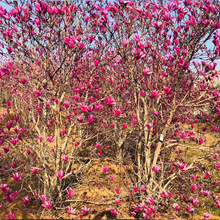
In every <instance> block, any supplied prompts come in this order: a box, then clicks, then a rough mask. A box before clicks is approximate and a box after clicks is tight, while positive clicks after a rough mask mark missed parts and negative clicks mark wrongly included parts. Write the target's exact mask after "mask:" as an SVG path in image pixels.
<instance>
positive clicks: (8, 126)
mask: <svg viewBox="0 0 220 220" xmlns="http://www.w3.org/2000/svg"><path fill="white" fill-rule="evenodd" d="M12 125H13V121H8V122H7V123H6V125H5V126H6V128H7V129H8V130H10V129H11V127H12Z"/></svg>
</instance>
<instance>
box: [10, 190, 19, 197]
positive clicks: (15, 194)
mask: <svg viewBox="0 0 220 220" xmlns="http://www.w3.org/2000/svg"><path fill="white" fill-rule="evenodd" d="M11 195H12V196H13V198H14V199H16V198H17V196H18V192H17V191H15V192H13V193H12V194H11Z"/></svg>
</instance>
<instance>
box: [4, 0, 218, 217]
mask: <svg viewBox="0 0 220 220" xmlns="http://www.w3.org/2000/svg"><path fill="white" fill-rule="evenodd" d="M7 3H8V4H9V5H11V7H12V9H11V10H8V11H7V10H6V9H3V7H0V16H1V37H0V43H1V49H2V51H1V53H2V54H3V55H6V54H7V56H8V57H7V59H6V60H5V62H4V63H3V64H2V69H1V73H0V77H1V83H2V88H4V90H6V91H8V92H9V93H10V96H9V97H8V100H7V106H8V108H12V109H13V111H14V113H12V110H11V113H10V111H9V110H8V114H6V115H3V117H4V118H8V121H7V122H5V121H4V122H5V125H6V127H4V128H3V129H2V131H1V133H2V137H1V139H0V141H1V142H0V143H1V145H3V142H4V144H6V145H7V146H4V147H5V148H4V151H5V152H6V151H7V152H8V150H10V149H9V147H10V148H12V149H13V148H14V149H17V146H18V145H22V148H21V154H22V152H24V151H23V150H26V152H27V153H28V155H32V157H33V158H34V159H31V158H29V161H28V167H26V169H28V170H29V171H30V172H32V175H30V176H29V177H28V178H29V180H30V182H29V183H31V182H32V180H33V179H35V178H36V177H37V178H38V185H37V187H36V189H33V185H34V184H29V188H30V189H31V191H32V193H33V194H34V193H35V192H37V193H38V194H40V195H42V194H43V193H44V194H45V195H47V196H49V197H50V198H51V199H52V200H53V201H54V202H55V201H56V202H58V201H61V200H62V195H63V192H65V190H66V187H67V186H68V184H69V182H71V181H72V179H71V178H72V175H73V169H74V167H75V165H76V164H80V168H79V170H78V171H77V172H80V170H81V169H82V167H84V166H87V165H88V163H90V162H91V159H92V158H93V157H98V156H99V157H100V156H101V155H102V149H103V146H106V145H110V147H111V148H112V149H114V150H116V151H115V152H116V153H114V159H115V158H117V160H116V161H117V162H119V164H122V163H123V161H124V159H125V157H126V158H130V159H131V160H132V162H133V168H134V172H135V176H136V179H137V181H136V182H137V186H136V187H137V188H135V191H136V192H138V190H139V188H140V187H142V192H144V193H145V194H147V195H149V196H150V197H148V199H147V201H146V202H147V203H149V206H146V207H145V206H144V208H143V207H142V208H140V206H139V208H137V209H136V212H138V211H140V210H144V218H148V217H149V216H151V214H152V213H154V208H153V206H152V205H154V200H153V197H155V199H156V201H157V202H158V203H159V202H160V201H161V198H165V197H168V196H167V195H168V194H166V193H165V194H166V195H165V194H164V192H166V191H167V190H168V189H169V187H170V186H171V184H172V183H173V182H174V181H176V179H178V178H179V177H180V175H182V172H185V171H189V170H191V169H193V168H194V165H193V163H192V162H193V161H191V163H190V164H187V163H186V162H183V161H182V162H180V161H181V159H182V158H179V161H177V159H176V160H175V159H171V158H169V155H171V154H172V153H173V151H174V150H176V149H177V147H178V146H181V148H184V149H185V148H187V147H190V146H189V145H190V144H189V141H191V142H194V143H195V144H200V146H201V145H202V144H204V143H205V142H206V140H205V138H204V136H202V135H201V134H200V133H199V132H200V131H199V132H197V133H196V132H195V123H197V122H199V119H198V118H196V117H197V114H195V112H197V113H200V112H202V113H203V114H204V113H205V112H206V113H210V112H211V115H212V117H213V118H214V117H216V118H218V117H219V113H220V111H219V102H218V98H219V90H218V88H216V87H215V86H213V82H214V81H216V79H218V75H219V72H218V71H217V70H216V65H217V64H216V61H217V59H219V55H220V44H219V37H220V34H219V31H218V29H219V28H220V23H219V18H220V9H219V8H220V6H219V3H218V1H214V0H213V1H207V0H203V1H187V0H186V1H168V2H163V1H158V2H147V1H138V2H134V1H116V2H114V3H112V2H104V1H96V2H94V1H86V2H81V3H77V1H76V2H73V1H45V2H44V1H27V2H25V3H23V2H22V1H21V2H19V3H18V2H14V1H12V2H9V1H8V2H7ZM210 41H211V42H210ZM211 43H212V46H207V45H210V44H211ZM10 117H13V118H10ZM205 120H206V122H210V123H211V122H212V121H213V119H212V118H211V117H205ZM11 128H13V129H11ZM6 129H7V131H6ZM203 130H204V129H203ZM216 130H218V128H217V126H216V125H215V124H212V131H216ZM204 131H205V130H204ZM25 133H26V135H25ZM197 146H198V145H197ZM198 148H199V149H201V150H203V147H198ZM23 155H24V153H23ZM82 155H83V156H82ZM178 155H179V154H178ZM25 157H27V156H26V155H25ZM85 161H87V163H85ZM88 161H89V162H88ZM195 161H197V160H196V159H195ZM195 161H194V162H195ZM175 167H176V168H177V169H175ZM216 169H217V168H216ZM104 170H105V171H103V172H107V171H108V170H106V169H104ZM207 175H208V174H207ZM21 177H22V175H21V174H19V173H15V174H14V176H13V178H14V179H15V180H20V178H21ZM206 179H208V178H206ZM139 191H140V190H139ZM68 192H69V191H68ZM69 193H71V192H69ZM138 196H139V194H138ZM57 198H58V200H56V199H57ZM141 198H142V199H143V198H144V197H141ZM41 200H42V202H43V205H44V207H45V208H46V209H50V208H51V206H52V201H49V200H48V199H47V198H41ZM143 201H144V200H143ZM193 201H194V200H193ZM24 202H26V203H27V202H28V198H26V199H25V200H24ZM119 202H120V200H118V198H117V205H118V204H119ZM191 208H192V207H190V206H189V207H188V208H187V210H191ZM174 209H176V210H177V211H178V206H177V205H175V207H174ZM85 210H86V211H85ZM146 210H148V211H149V210H150V211H149V213H151V214H149V213H148V214H146V213H147V211H146ZM69 212H71V210H70V208H69ZM72 212H74V211H73V210H72ZM84 212H86V213H87V212H88V210H87V209H86V208H85V209H84ZM111 212H112V213H113V214H115V210H114V209H111ZM136 212H135V213H136ZM83 214H85V213H83ZM133 214H134V213H133ZM11 215H12V214H11ZM134 215H135V214H134Z"/></svg>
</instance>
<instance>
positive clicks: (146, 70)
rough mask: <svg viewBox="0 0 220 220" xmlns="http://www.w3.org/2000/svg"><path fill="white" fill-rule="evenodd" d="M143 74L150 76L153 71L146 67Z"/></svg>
mask: <svg viewBox="0 0 220 220" xmlns="http://www.w3.org/2000/svg"><path fill="white" fill-rule="evenodd" d="M143 74H144V75H147V76H149V75H150V74H152V71H151V70H150V69H148V68H147V67H144V69H143Z"/></svg>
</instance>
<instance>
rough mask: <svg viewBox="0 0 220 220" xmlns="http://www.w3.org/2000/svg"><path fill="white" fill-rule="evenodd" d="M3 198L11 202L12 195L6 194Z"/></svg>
mask: <svg viewBox="0 0 220 220" xmlns="http://www.w3.org/2000/svg"><path fill="white" fill-rule="evenodd" d="M5 200H6V201H7V202H12V201H13V196H12V195H8V196H7V197H6V199H5Z"/></svg>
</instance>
